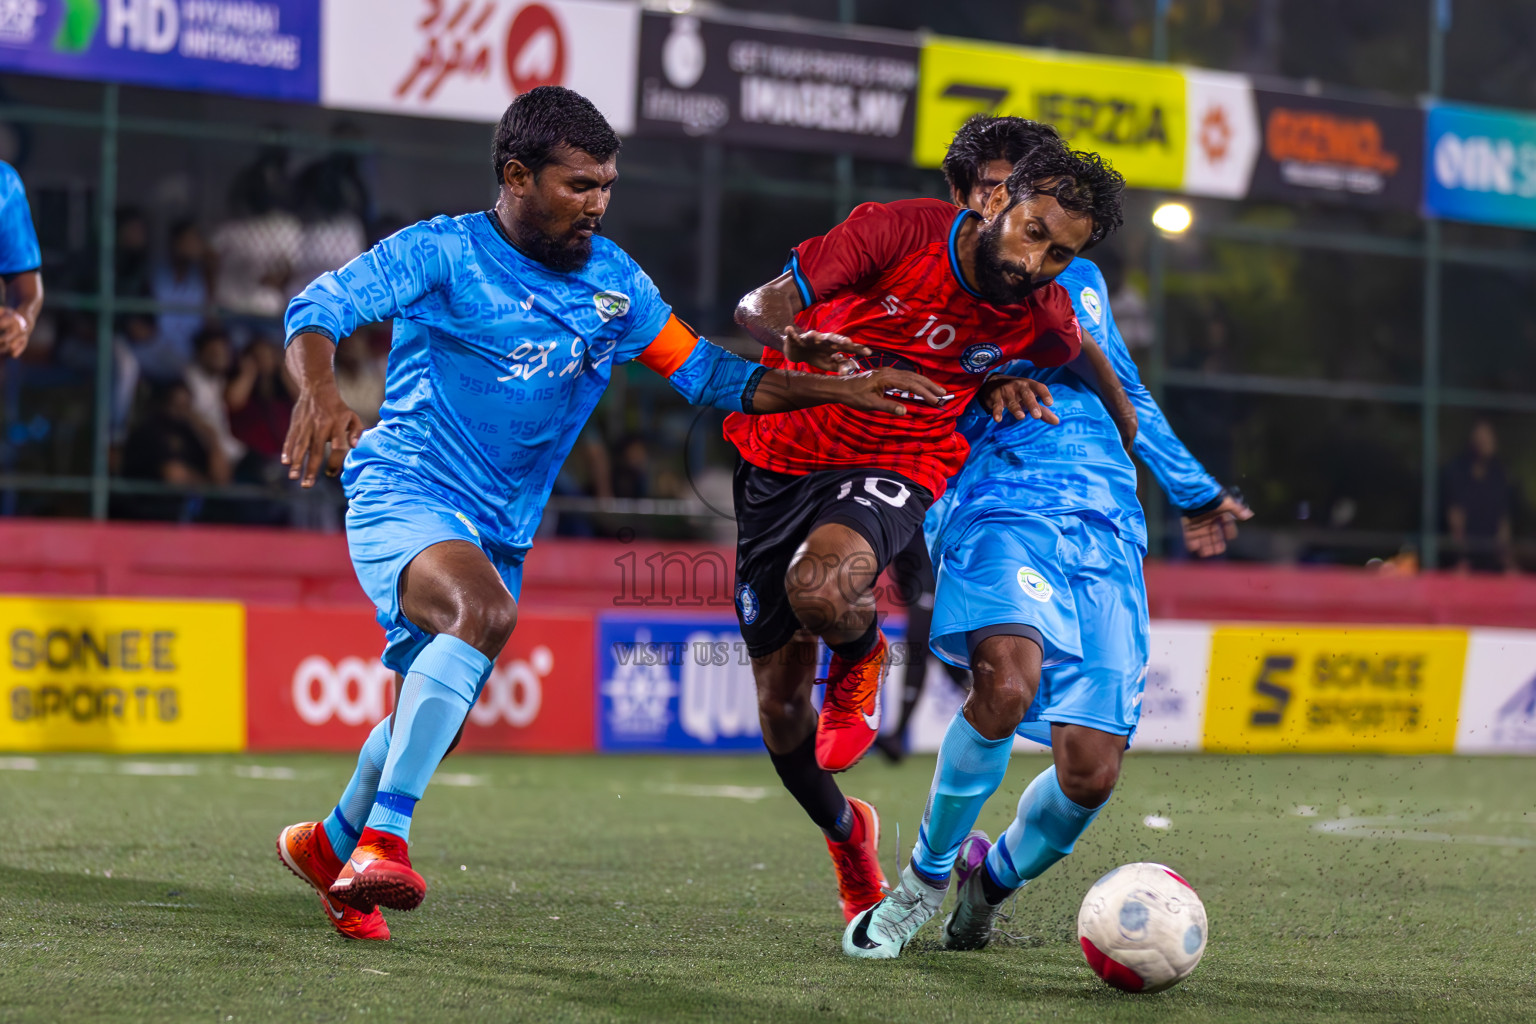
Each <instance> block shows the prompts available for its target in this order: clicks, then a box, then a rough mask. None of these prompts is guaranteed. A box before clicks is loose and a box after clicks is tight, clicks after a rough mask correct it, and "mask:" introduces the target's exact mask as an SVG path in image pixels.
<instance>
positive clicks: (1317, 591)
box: [0, 519, 1536, 629]
mask: <svg viewBox="0 0 1536 1024" xmlns="http://www.w3.org/2000/svg"><path fill="white" fill-rule="evenodd" d="M669 553H675V554H676V555H678V556H682V557H673V558H672V559H671V560H670V561H668V562H666V564H665V565H663V560H664V559H666V557H667V555H668V554H669ZM684 558H686V559H688V560H690V561H691V563H692V565H693V567H694V568H693V571H692V575H693V578H694V585H693V586H692V587H690V588H688V591H689V592H688V593H685V592H684V585H683V583H682V580H683V571H684V570H683V564H682V563H683V560H684ZM648 559H649V560H650V563H649V564H648V563H647V560H648ZM733 564H734V556H733V553H732V551H731V549H730V548H725V547H719V546H714V545H705V544H672V543H667V544H663V543H660V542H655V541H637V542H635V543H633V544H620V543H618V542H616V541H576V540H550V541H544V542H541V543H540V544H539V545H538V546H536V547H535V548H534V550H533V552H532V553H531V554H530V555H529V556H528V564H527V569H526V572H525V576H524V585H523V603H524V605H525V607H527V608H528V609H529V610H530V611H533V610H538V609H541V608H550V609H553V608H565V609H585V610H589V611H601V610H606V609H610V608H624V607H626V606H628V607H632V608H633V607H642V606H643V607H648V608H657V607H668V606H669V605H668V601H669V600H671V601H675V602H676V603H675V604H673V605H671V606H674V607H676V606H682V607H689V606H691V607H694V608H699V607H713V608H718V609H725V608H728V607H729V606H730V603H731V600H730V592H731V579H730V572H729V567H731V566H732V565H733ZM658 569H660V570H662V571H661V573H660V575H658V572H657V570H658ZM722 569H723V570H724V572H723V573H722V572H721V570H722ZM722 577H723V578H722ZM653 580H654V581H655V582H653ZM663 581H664V585H663ZM1147 590H1148V593H1149V595H1150V599H1151V607H1152V616H1153V617H1154V618H1163V619H1170V618H1177V619H1213V620H1237V619H1249V620H1253V619H1260V620H1262V619H1268V620H1280V621H1294V622H1413V623H1446V624H1458V625H1469V626H1506V627H1512V628H1525V629H1529V628H1536V577H1518V576H1517V577H1505V576H1461V575H1453V574H1446V573H1426V574H1423V575H1420V576H1415V577H1396V576H1382V575H1378V574H1375V573H1369V572H1366V571H1365V570H1362V569H1335V568H1315V567H1276V566H1256V565H1248V564H1242V563H1226V562H1223V563H1210V564H1197V563H1192V562H1153V563H1149V564H1148V566H1147ZM0 593H10V594H26V593H40V594H60V595H88V594H99V595H111V596H118V597H190V598H220V599H227V600H238V601H245V602H250V603H256V604H275V605H287V606H308V607H324V606H332V607H334V606H354V607H355V606H358V605H366V604H367V599H366V598H365V597H364V596H363V593H362V591H361V590H360V589H359V588H358V585H357V581H356V580H355V579H354V578H353V576H352V566H351V563H350V562H349V560H348V558H347V545H346V541H345V539H344V538H343V537H341V536H340V535H326V534H314V533H302V532H297V531H290V530H264V529H252V528H233V527H205V526H176V525H160V524H129V523H105V524H104V523H83V522H61V521H57V520H26V519H7V520H0ZM677 598H683V599H684V600H688V601H690V603H689V604H684V603H683V601H679V600H677Z"/></svg>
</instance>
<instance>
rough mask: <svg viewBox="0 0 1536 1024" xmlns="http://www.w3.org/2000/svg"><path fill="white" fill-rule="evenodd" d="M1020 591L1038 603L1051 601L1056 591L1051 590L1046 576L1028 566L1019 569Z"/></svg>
mask: <svg viewBox="0 0 1536 1024" xmlns="http://www.w3.org/2000/svg"><path fill="white" fill-rule="evenodd" d="M1018 580H1019V589H1020V590H1022V591H1024V593H1025V594H1026V595H1028V596H1029V597H1032V598H1034V599H1035V600H1036V601H1049V600H1050V599H1051V595H1052V594H1054V593H1055V592H1056V591H1055V590H1053V589H1052V588H1051V583H1050V581H1049V580H1047V579H1046V578H1045V577H1044V576H1041V575H1040V574H1039V573H1037V572H1035V570H1033V569H1031V568H1030V567H1029V566H1027V565H1023V566H1020V567H1019V576H1018Z"/></svg>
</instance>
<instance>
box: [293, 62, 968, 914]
mask: <svg viewBox="0 0 1536 1024" xmlns="http://www.w3.org/2000/svg"><path fill="white" fill-rule="evenodd" d="M618 150H619V138H618V136H617V135H616V134H615V133H614V131H613V129H612V128H611V127H610V126H609V124H608V122H607V121H606V120H605V119H604V118H603V116H602V114H600V113H599V112H598V110H597V108H596V107H594V106H593V105H592V104H591V103H590V102H588V101H587V100H586V99H584V98H583V97H581V96H579V95H577V94H576V93H574V92H571V91H570V90H568V89H562V88H558V87H546V88H538V89H533V90H530V91H529V92H527V93H524V94H523V95H522V96H519V97H518V98H517V99H516V100H514V101H513V102H512V104H511V105H510V106H509V107H508V108H507V111H506V113H505V114H504V115H503V116H502V119H501V122H500V124H499V125H498V126H497V129H496V133H495V139H494V143H493V163H494V168H495V173H496V178H497V181H498V182H499V184H500V194H499V197H498V199H497V202H496V206H495V208H494V209H493V210H490V211H487V212H481V213H474V214H466V215H464V216H460V217H438V218H435V219H434V220H432V221H428V222H423V223H419V224H415V225H413V226H411V227H408V228H406V229H404V230H403V231H400V232H399V233H397V234H395V235H393V236H391V237H390V238H387V239H385V240H384V241H382V242H380V243H379V244H378V245H376V246H374V247H373V249H371V250H370V251H369V252H367V253H365V254H364V255H362V256H360V257H358V258H357V259H355V260H353V261H352V262H351V263H348V264H347V265H346V266H345V267H343V268H341V269H340V270H338V271H333V272H330V273H326V274H322V275H321V276H320V277H319V278H317V279H316V280H315V281H314V282H313V283H312V284H310V285H309V287H308V288H306V289H305V290H304V291H303V292H302V293H301V294H300V295H299V296H298V297H297V298H295V299H294V300H293V302H292V303H291V304H290V305H289V308H288V314H287V324H286V326H287V335H288V351H287V365H288V368H289V370H290V371H291V372H292V373H293V375H294V377H295V379H296V380H297V381H298V383H299V388H300V395H299V399H298V402H297V403H296V405H295V408H294V413H293V422H292V426H291V428H290V430H289V434H288V438H287V442H286V445H285V448H284V453H283V460H284V462H286V463H287V464H288V466H289V476H290V478H294V479H300V480H301V482H302V484H303V485H305V486H309V485H311V484H313V482H314V479H315V476H316V474H317V473H318V472H319V471H320V469H321V466H322V464H324V465H325V467H326V469H327V471H329V472H331V473H335V472H337V471H338V470H340V469H341V466H342V461H343V458H344V459H345V469H344V471H343V472H342V482H343V485H344V486H345V488H346V493H347V497H348V499H349V507H348V510H347V543H348V546H349V548H350V551H351V555H352V561H353V566H354V568H355V569H356V571H357V576H358V581H359V582H360V583H361V584H362V586H363V589H364V590H365V591H366V592H367V594H368V595H369V597H370V598H371V599H372V600H373V602H374V604H375V605H376V607H377V609H378V616H377V617H378V620H379V623H380V625H382V626H383V627H384V629H385V631H386V647H385V651H384V656H383V661H384V664H385V665H387V666H388V667H390V668H391V669H394V670H395V671H396V672H399V673H402V674H403V675H404V677H405V685H404V687H403V688H402V690H401V692H400V695H399V699H398V702H397V705H396V708H395V711H394V714H393V715H392V716H391V717H390V718H388V719H385V720H384V721H382V722H380V723H379V724H378V726H377V727H376V728H375V729H374V730H373V732H372V733H371V734H370V736H369V738H368V740H367V742H366V743H365V744H364V745H363V749H362V752H361V754H360V755H359V758H358V764H357V770H356V773H355V774H354V775H353V777H352V779H351V781H350V782H349V783H348V785H347V787H346V789H345V791H344V792H343V793H342V797H341V800H340V802H339V803H338V804H337V805H336V808H335V809H334V810H333V811H332V812H331V813H330V815H329V816H328V817H327V818H325V820H324V821H323V822H304V823H301V824H298V825H293V826H290V827H288V828H286V829H284V830H283V832H282V834H281V835H280V836H279V838H278V852H279V854H280V856H281V857H282V860H283V862H284V863H285V864H286V865H287V866H288V867H289V868H290V869H292V870H293V871H294V872H295V873H296V874H298V875H300V877H302V878H304V879H305V880H306V881H308V882H309V883H310V884H311V885H313V886H314V888H315V889H316V890H317V891H318V892H319V894H320V897H321V901H322V903H323V905H324V907H325V910H326V912H327V914H328V916H329V917H330V919H331V921H332V923H333V924H334V925H335V926H336V928H337V929H338V930H339V931H340V932H341V933H342V934H344V935H347V936H350V937H353V938H373V939H384V938H388V937H389V931H388V927H387V925H386V924H385V922H384V919H383V915H382V914H381V913H380V912H379V910H378V906H380V905H382V906H386V907H392V908H397V909H402V910H409V909H412V908H414V907H416V906H417V905H418V904H420V902H421V901H422V899H423V897H424V896H425V895H426V882H425V881H424V880H423V879H422V877H421V876H420V875H419V874H418V873H417V872H416V871H415V870H413V869H412V867H411V863H410V855H409V848H408V839H409V835H410V825H411V817H412V812H413V810H414V808H415V805H416V803H417V801H418V800H420V799H421V797H422V795H423V793H424V792H425V790H426V786H427V782H428V780H429V779H430V778H431V776H432V772H433V770H434V769H435V768H436V767H437V765H438V763H439V762H440V761H441V760H442V758H443V756H444V754H445V753H446V752H447V750H448V749H449V746H450V744H451V742H452V741H453V739H454V737H455V736H456V735H457V733H458V730H459V729H460V727H461V726H462V725H463V723H464V719H465V716H466V713H467V712H468V711H469V709H470V707H471V706H472V705H473V704H474V701H475V698H476V697H477V696H478V695H479V692H480V688H481V687H482V686H483V685H484V684H485V681H486V678H487V677H488V676H489V674H490V671H491V666H492V664H493V662H494V661H495V659H496V657H497V655H498V654H499V653H500V652H501V649H502V647H503V646H504V645H505V644H506V642H507V640H508V638H509V637H510V636H511V634H512V630H513V628H514V626H515V625H516V622H517V598H518V593H519V590H520V584H521V577H522V565H523V558H524V555H525V554H526V553H527V551H528V548H529V546H530V544H531V541H532V538H533V533H534V530H535V528H536V527H537V525H538V522H539V517H540V515H541V513H542V511H543V507H544V504H545V502H546V501H547V500H548V497H549V493H550V488H551V486H552V483H553V481H554V478H555V474H556V473H557V472H558V471H559V469H560V466H561V464H562V463H563V462H564V461H565V458H566V456H567V454H568V453H569V452H570V449H571V446H572V444H573V442H574V441H575V439H576V437H577V435H578V433H579V432H580V431H581V429H582V426H583V425H584V424H585V423H586V420H587V417H588V415H589V414H590V413H591V411H592V409H593V407H594V406H595V405H596V404H597V401H598V399H599V398H600V397H601V396H602V393H603V390H604V389H605V388H606V386H607V384H608V379H609V375H610V373H611V372H612V370H613V367H614V366H616V365H618V364H621V363H624V362H628V361H630V360H639V361H640V362H641V363H643V364H644V365H646V366H647V367H649V368H651V369H653V370H655V371H656V372H657V373H659V374H661V375H663V376H664V377H666V378H667V380H668V382H669V383H671V384H672V386H673V387H674V388H675V389H677V390H678V392H679V393H681V394H682V395H683V396H684V397H686V398H687V399H688V400H689V401H690V402H693V403H696V404H710V405H714V406H717V407H719V408H724V409H727V410H730V411H733V412H736V413H738V414H761V413H768V412H783V411H787V410H793V409H798V408H803V407H805V406H808V405H814V404H818V403H823V402H831V401H842V402H849V403H851V404H854V405H856V406H858V407H860V408H862V409H866V410H882V411H884V412H885V413H886V414H889V415H903V414H905V413H906V412H907V411H908V408H909V406H911V403H904V402H901V401H897V400H896V399H893V398H890V397H887V396H886V394H885V392H886V391H887V390H891V389H895V390H899V391H902V392H904V393H911V394H915V395H918V396H919V397H920V400H921V401H929V402H937V401H938V400H939V397H940V394H941V393H940V392H939V390H938V389H937V388H936V387H935V386H934V384H933V383H932V382H931V381H928V380H925V379H924V378H922V377H921V376H919V375H917V374H914V373H909V372H902V371H897V370H889V369H882V370H877V371H875V372H873V373H871V374H867V375H862V376H859V377H849V378H834V377H826V376H822V375H807V374H792V373H789V372H786V371H785V370H783V369H768V368H765V367H762V366H759V365H757V364H755V363H751V362H749V361H747V360H745V359H741V358H740V357H738V356H735V355H732V354H730V353H728V352H726V351H725V350H724V349H721V348H719V347H717V346H715V345H713V344H711V343H710V342H708V341H705V340H704V339H702V338H700V337H698V336H697V335H696V334H695V333H694V332H693V330H692V329H691V328H689V327H687V326H686V325H685V324H684V323H683V322H682V321H680V320H678V319H677V318H676V317H675V316H673V315H672V312H671V309H670V308H669V307H668V306H667V304H666V303H665V302H663V301H662V299H661V296H660V295H659V294H658V293H657V290H656V287H655V285H653V284H652V283H651V280H650V279H649V278H648V277H647V276H646V275H645V273H644V272H643V271H642V270H641V269H640V268H639V267H638V266H637V265H636V264H635V263H634V261H633V260H632V259H630V258H629V256H628V255H626V254H625V253H624V252H623V251H622V250H621V249H619V247H618V246H616V245H614V244H613V243H612V242H609V241H608V240H606V239H604V238H602V237H600V236H598V231H599V230H600V228H601V221H602V216H603V213H604V211H605V210H606V208H607V206H608V201H609V196H610V190H611V188H612V186H613V183H614V181H615V179H616V178H617V172H616V170H615V166H616V159H617V154H618ZM390 319H393V320H394V341H393V347H392V350H391V352H390V360H389V372H388V381H387V388H386V397H385V402H384V407H383V409H382V413H381V414H382V419H381V421H380V423H379V425H378V426H377V427H376V428H374V429H372V430H369V431H368V432H367V433H362V430H361V424H360V422H359V420H358V418H357V416H356V414H355V413H353V412H352V411H351V410H350V409H348V408H347V406H346V404H345V403H344V402H343V401H342V399H341V396H340V394H339V393H338V391H337V387H336V381H335V376H334V374H333V372H332V359H333V357H334V354H335V349H336V341H337V339H340V338H344V337H347V336H348V335H350V334H352V333H353V331H355V330H356V329H357V328H358V327H359V326H361V325H362V324H365V323H373V322H378V321H383V320H390ZM327 443H329V444H330V455H329V457H328V458H327V457H326V455H325V445H326V444H327ZM349 451H350V454H348V452H349Z"/></svg>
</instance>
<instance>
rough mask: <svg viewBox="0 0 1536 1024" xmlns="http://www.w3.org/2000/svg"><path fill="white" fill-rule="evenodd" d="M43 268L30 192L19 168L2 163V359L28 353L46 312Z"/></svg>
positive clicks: (0, 342)
mask: <svg viewBox="0 0 1536 1024" xmlns="http://www.w3.org/2000/svg"><path fill="white" fill-rule="evenodd" d="M42 266H43V256H42V251H41V250H40V249H39V248H38V245H37V232H36V231H35V230H34V229H33V227H32V209H31V207H29V206H28V205H27V190H26V188H25V186H23V185H22V183H21V176H20V175H19V174H17V173H16V168H14V167H12V166H11V165H10V164H8V163H6V162H5V161H3V160H0V280H3V281H4V282H5V291H4V292H3V293H0V295H3V297H4V306H3V307H0V355H6V356H10V357H12V358H13V359H14V358H15V357H17V356H19V355H21V354H22V353H23V352H25V351H26V350H27V342H28V341H29V340H31V338H32V330H33V328H35V327H36V326H37V315H38V314H39V313H41V312H42V311H43V272H42Z"/></svg>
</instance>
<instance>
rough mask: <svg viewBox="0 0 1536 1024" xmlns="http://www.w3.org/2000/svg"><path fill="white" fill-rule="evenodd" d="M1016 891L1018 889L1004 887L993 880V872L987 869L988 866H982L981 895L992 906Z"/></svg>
mask: <svg viewBox="0 0 1536 1024" xmlns="http://www.w3.org/2000/svg"><path fill="white" fill-rule="evenodd" d="M1016 892H1018V890H1017V889H1004V888H1003V887H1002V886H1000V885H998V884H997V883H996V882H995V881H993V880H992V872H990V871H988V870H987V866H986V865H985V864H983V865H982V866H981V895H982V898H983V899H985V900H986V901H987V902H988V903H990V904H991V905H992V906H994V907H995V906H997V905H998V904H1000V903H1002V902H1003V900H1006V899H1007V898H1008V897H1009V896H1012V895H1013V894H1014V893H1016Z"/></svg>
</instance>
